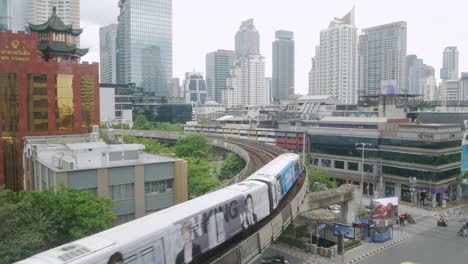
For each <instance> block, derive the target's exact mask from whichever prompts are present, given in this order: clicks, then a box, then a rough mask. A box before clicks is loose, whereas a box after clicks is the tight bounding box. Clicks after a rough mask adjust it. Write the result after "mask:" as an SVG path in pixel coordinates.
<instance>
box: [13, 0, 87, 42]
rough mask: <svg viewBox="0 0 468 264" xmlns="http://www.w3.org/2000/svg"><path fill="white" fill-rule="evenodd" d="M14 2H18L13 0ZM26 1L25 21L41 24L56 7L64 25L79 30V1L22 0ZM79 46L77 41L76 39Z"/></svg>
mask: <svg viewBox="0 0 468 264" xmlns="http://www.w3.org/2000/svg"><path fill="white" fill-rule="evenodd" d="M13 1H14V2H16V1H19V0H13ZM23 1H26V8H25V10H24V11H25V17H26V21H27V22H29V23H33V24H42V23H44V22H46V21H47V19H49V17H50V16H51V15H52V8H53V7H56V9H57V10H56V13H57V16H58V17H59V18H60V19H61V20H62V22H63V23H64V24H65V25H69V24H71V25H72V26H73V28H75V29H78V28H80V0H67V1H64V0H23ZM77 43H78V45H79V39H77Z"/></svg>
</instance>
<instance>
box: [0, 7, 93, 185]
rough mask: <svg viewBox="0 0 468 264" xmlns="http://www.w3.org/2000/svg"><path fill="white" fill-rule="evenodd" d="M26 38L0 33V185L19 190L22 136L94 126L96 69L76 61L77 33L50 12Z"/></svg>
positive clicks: (85, 130) (78, 52)
mask: <svg viewBox="0 0 468 264" xmlns="http://www.w3.org/2000/svg"><path fill="white" fill-rule="evenodd" d="M29 31H30V32H31V33H30V34H28V33H24V32H18V33H12V32H11V31H5V32H0V40H1V41H0V123H1V126H0V138H1V140H0V186H2V185H6V187H7V188H10V189H13V190H20V189H23V181H24V179H23V171H22V163H23V162H22V151H23V137H25V136H34V135H58V134H80V133H89V132H90V131H91V129H92V126H93V125H96V124H99V122H100V120H99V66H98V64H97V63H95V64H88V63H86V62H83V63H80V59H81V57H82V56H83V55H85V54H86V53H87V52H88V50H87V49H80V48H78V47H77V45H76V43H77V41H78V37H79V35H80V34H81V32H82V30H81V29H74V28H73V27H72V25H65V24H64V23H63V22H62V21H61V20H60V18H59V17H58V16H57V14H56V13H55V10H54V12H53V14H52V15H51V17H50V18H49V20H48V21H47V22H45V23H44V24H40V25H33V24H29Z"/></svg>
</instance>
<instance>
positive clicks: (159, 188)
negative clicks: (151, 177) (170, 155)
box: [145, 179, 174, 194]
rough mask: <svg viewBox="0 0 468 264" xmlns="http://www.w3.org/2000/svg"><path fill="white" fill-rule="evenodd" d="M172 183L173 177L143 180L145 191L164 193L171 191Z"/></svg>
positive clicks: (147, 192)
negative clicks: (159, 179)
mask: <svg viewBox="0 0 468 264" xmlns="http://www.w3.org/2000/svg"><path fill="white" fill-rule="evenodd" d="M173 183H174V180H173V179H170V180H162V181H151V182H145V193H146V194H149V193H164V192H167V191H172V186H173Z"/></svg>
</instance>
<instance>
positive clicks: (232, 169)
mask: <svg viewBox="0 0 468 264" xmlns="http://www.w3.org/2000/svg"><path fill="white" fill-rule="evenodd" d="M244 167H245V161H244V160H243V159H242V158H241V157H239V156H237V155H236V154H229V156H228V157H227V158H226V159H225V160H224V161H223V164H222V165H221V173H220V175H219V178H220V179H221V180H225V179H230V178H231V177H233V176H235V175H237V174H238V173H239V172H240V171H241V170H242V169H243V168H244Z"/></svg>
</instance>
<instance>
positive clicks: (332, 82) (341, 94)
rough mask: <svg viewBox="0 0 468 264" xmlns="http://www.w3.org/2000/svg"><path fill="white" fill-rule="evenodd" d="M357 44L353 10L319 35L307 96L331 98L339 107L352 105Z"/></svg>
mask: <svg viewBox="0 0 468 264" xmlns="http://www.w3.org/2000/svg"><path fill="white" fill-rule="evenodd" d="M357 41H358V35H357V27H356V26H355V24H354V8H353V9H352V10H351V11H350V12H349V13H348V14H346V15H345V16H344V17H342V18H335V19H334V20H333V21H331V22H330V24H329V26H328V28H327V29H325V30H322V31H321V32H320V45H319V46H318V47H317V48H316V51H315V58H314V59H313V60H312V71H311V73H310V74H309V78H310V80H309V86H310V87H309V93H310V94H312V95H332V96H334V97H336V98H337V99H338V100H339V101H340V102H342V103H347V104H352V103H356V99H357V88H356V87H357V71H358V63H357V48H358V46H357V45H358V44H357Z"/></svg>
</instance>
